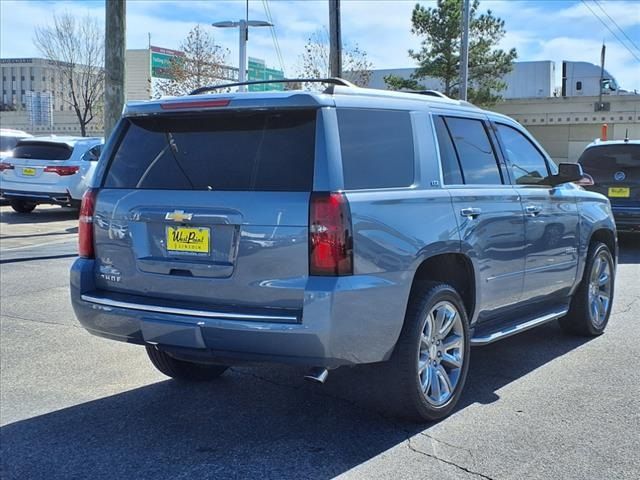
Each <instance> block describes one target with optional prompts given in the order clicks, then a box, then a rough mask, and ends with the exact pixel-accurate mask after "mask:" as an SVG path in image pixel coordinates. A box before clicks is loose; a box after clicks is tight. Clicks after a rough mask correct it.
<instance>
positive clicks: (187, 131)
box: [104, 109, 316, 191]
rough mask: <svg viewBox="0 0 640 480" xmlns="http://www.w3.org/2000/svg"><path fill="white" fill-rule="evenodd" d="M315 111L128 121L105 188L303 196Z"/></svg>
mask: <svg viewBox="0 0 640 480" xmlns="http://www.w3.org/2000/svg"><path fill="white" fill-rule="evenodd" d="M315 119H316V111H315V110H306V109H305V110H278V111H250V112H238V111H235V112H220V113H215V114H207V115H204V114H203V115H189V116H186V115H184V114H182V115H175V116H164V115H163V116H156V117H138V118H137V117H131V118H127V119H125V120H124V122H126V127H125V128H126V131H125V133H124V137H123V138H122V140H121V142H120V144H119V146H118V148H117V150H116V151H115V154H114V155H113V158H112V160H111V164H110V166H109V170H108V172H107V176H106V178H105V182H104V186H105V187H106V188H126V189H159V190H165V189H166V190H240V191H310V190H311V189H312V186H313V166H314V152H315Z"/></svg>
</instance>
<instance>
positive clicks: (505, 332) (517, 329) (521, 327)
mask: <svg viewBox="0 0 640 480" xmlns="http://www.w3.org/2000/svg"><path fill="white" fill-rule="evenodd" d="M568 311H569V309H567V308H565V309H562V310H557V311H555V312H552V313H548V314H547V315H543V316H542V317H538V318H534V319H533V320H528V321H526V322H523V323H518V324H515V325H507V326H506V327H503V328H502V329H501V330H497V331H495V332H492V333H490V334H488V335H483V336H481V337H473V338H472V339H471V346H472V347H478V346H481V345H487V344H489V343H493V342H497V341H498V340H502V339H503V338H507V337H510V336H512V335H516V334H518V333H521V332H524V331H526V330H529V329H531V328H534V327H537V326H539V325H542V324H544V323H547V322H551V321H552V320H556V319H558V318H560V317H563V316H565V315H566V314H567V312H568Z"/></svg>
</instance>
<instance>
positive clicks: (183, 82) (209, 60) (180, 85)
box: [156, 25, 230, 95]
mask: <svg viewBox="0 0 640 480" xmlns="http://www.w3.org/2000/svg"><path fill="white" fill-rule="evenodd" d="M180 50H182V52H184V55H183V56H176V57H174V58H173V59H172V60H171V63H170V65H169V69H168V71H167V74H168V76H169V77H170V79H168V80H160V81H158V85H157V87H156V92H157V93H158V94H159V95H186V94H188V93H189V92H191V91H192V90H195V89H196V88H200V87H204V86H207V85H218V84H220V83H224V82H228V81H229V80H230V79H229V78H227V77H228V74H227V72H228V67H226V66H225V61H226V58H227V56H228V55H229V51H228V50H227V49H225V48H223V47H221V46H219V45H216V44H215V43H214V41H213V36H212V35H210V34H209V33H207V32H206V31H205V30H204V29H203V28H202V26H200V25H196V26H195V27H193V28H192V29H191V31H190V32H189V34H188V35H187V38H186V39H185V40H184V41H183V42H182V44H181V45H180Z"/></svg>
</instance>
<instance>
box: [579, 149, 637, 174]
mask: <svg viewBox="0 0 640 480" xmlns="http://www.w3.org/2000/svg"><path fill="white" fill-rule="evenodd" d="M578 162H579V163H580V164H581V165H582V169H583V170H584V171H585V172H586V173H588V174H589V175H591V176H592V177H593V179H594V180H595V181H596V182H598V181H610V180H612V179H613V175H614V174H615V173H616V172H623V173H624V174H625V176H626V178H627V179H628V180H633V181H636V182H640V145H639V144H634V143H628V144H617V145H601V146H596V147H591V148H587V149H586V150H585V151H584V152H582V155H581V156H580V159H579V160H578Z"/></svg>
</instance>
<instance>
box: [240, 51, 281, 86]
mask: <svg viewBox="0 0 640 480" xmlns="http://www.w3.org/2000/svg"><path fill="white" fill-rule="evenodd" d="M283 79H284V72H282V70H276V69H274V68H267V65H266V63H265V61H264V60H260V59H259V58H252V57H249V64H248V65H247V81H248V82H255V81H260V80H283ZM284 87H285V84H284V83H271V84H263V85H249V86H248V87H247V89H248V90H249V91H250V92H265V91H269V90H277V91H284Z"/></svg>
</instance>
